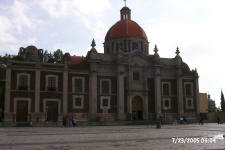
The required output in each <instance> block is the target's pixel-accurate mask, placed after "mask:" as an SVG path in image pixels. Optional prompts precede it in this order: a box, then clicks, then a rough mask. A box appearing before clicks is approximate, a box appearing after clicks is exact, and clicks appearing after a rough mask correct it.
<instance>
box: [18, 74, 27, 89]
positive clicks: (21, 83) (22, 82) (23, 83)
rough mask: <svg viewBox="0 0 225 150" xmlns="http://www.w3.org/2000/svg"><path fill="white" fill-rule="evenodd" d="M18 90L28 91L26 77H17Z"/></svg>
mask: <svg viewBox="0 0 225 150" xmlns="http://www.w3.org/2000/svg"><path fill="white" fill-rule="evenodd" d="M18 89H19V90H28V75H19V85H18Z"/></svg>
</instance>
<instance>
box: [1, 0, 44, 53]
mask: <svg viewBox="0 0 225 150" xmlns="http://www.w3.org/2000/svg"><path fill="white" fill-rule="evenodd" d="M5 10H7V11H5ZM0 11H1V12H2V13H1V15H0V35H1V37H0V45H1V51H0V54H2V55H4V54H5V53H11V54H16V53H17V51H18V49H19V47H21V46H23V45H28V44H35V43H36V38H35V37H26V36H24V32H27V31H28V30H33V29H35V28H36V27H37V25H38V24H39V23H40V21H39V20H36V19H34V18H31V17H29V16H28V15H29V14H30V12H31V9H30V6H28V4H26V3H24V2H23V1H19V0H15V1H14V2H13V3H12V5H10V6H4V7H1V8H0ZM21 37H23V38H21Z"/></svg>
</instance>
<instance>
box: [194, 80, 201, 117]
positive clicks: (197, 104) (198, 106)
mask: <svg viewBox="0 0 225 150" xmlns="http://www.w3.org/2000/svg"><path fill="white" fill-rule="evenodd" d="M195 94H196V113H197V114H199V113H200V100H199V84H198V77H196V78H195Z"/></svg>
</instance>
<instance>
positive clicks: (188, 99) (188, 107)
mask: <svg viewBox="0 0 225 150" xmlns="http://www.w3.org/2000/svg"><path fill="white" fill-rule="evenodd" d="M185 101H186V103H185V108H186V109H194V104H193V98H186V99H185ZM188 101H191V106H188Z"/></svg>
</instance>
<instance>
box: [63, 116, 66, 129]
mask: <svg viewBox="0 0 225 150" xmlns="http://www.w3.org/2000/svg"><path fill="white" fill-rule="evenodd" d="M63 126H64V127H66V117H65V116H63Z"/></svg>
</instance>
